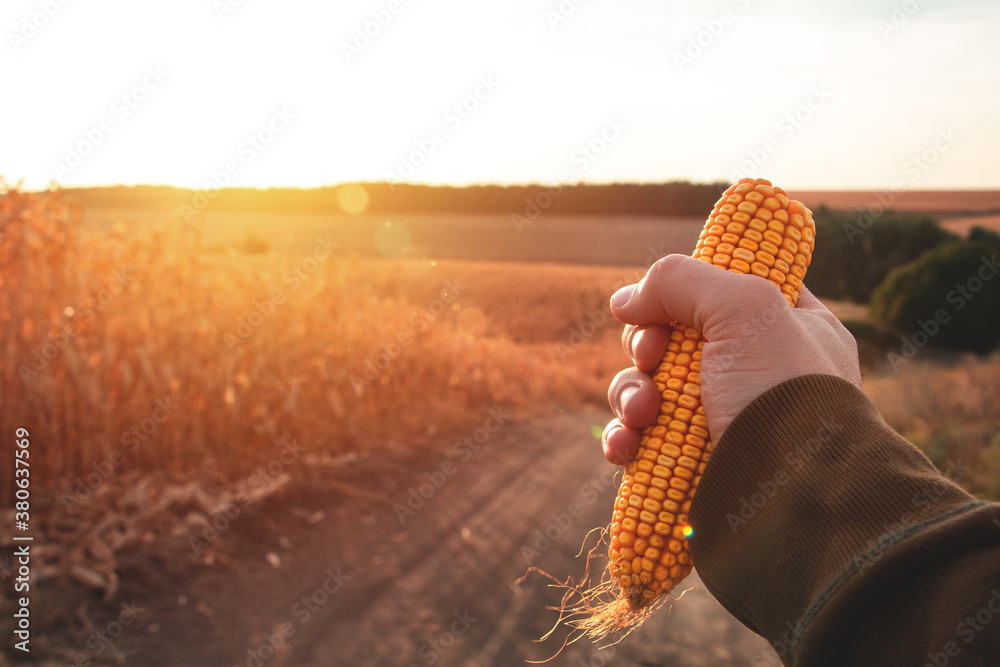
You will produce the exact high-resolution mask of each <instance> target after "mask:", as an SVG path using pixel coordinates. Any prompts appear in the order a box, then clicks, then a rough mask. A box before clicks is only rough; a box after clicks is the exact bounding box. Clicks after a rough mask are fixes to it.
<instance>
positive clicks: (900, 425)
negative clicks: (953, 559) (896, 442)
mask: <svg viewBox="0 0 1000 667" xmlns="http://www.w3.org/2000/svg"><path fill="white" fill-rule="evenodd" d="M865 393H867V394H868V395H869V396H870V397H871V399H872V400H873V401H874V403H875V405H876V406H877V407H878V409H879V411H880V412H881V413H882V415H883V417H885V419H886V421H887V422H888V423H889V424H890V425H891V426H892V427H893V428H895V429H896V430H897V431H899V432H900V433H902V434H903V435H904V436H906V438H907V439H909V440H910V441H911V442H913V443H914V444H916V445H917V446H918V447H920V448H921V449H923V450H924V452H925V453H926V454H927V456H928V457H929V458H930V459H931V460H932V461H933V462H934V464H935V465H936V466H937V467H938V468H939V469H940V470H941V471H942V472H945V473H946V474H948V475H949V476H950V477H951V478H952V479H955V480H957V481H958V482H959V483H960V484H961V485H962V486H963V487H965V488H966V489H969V490H971V491H972V492H973V493H975V494H976V495H979V496H981V497H986V498H991V499H994V500H1000V413H998V412H997V406H1000V354H996V353H995V354H994V355H993V356H992V357H991V358H989V359H985V360H984V359H980V358H977V357H974V356H972V355H969V356H966V357H963V358H961V359H959V360H956V361H955V362H954V363H951V364H945V363H942V362H940V361H929V360H921V359H919V358H917V359H914V360H913V361H912V362H910V363H908V364H903V365H902V366H901V367H900V369H899V373H898V374H894V373H891V372H889V371H885V372H884V373H883V374H882V375H876V376H868V377H866V378H865Z"/></svg>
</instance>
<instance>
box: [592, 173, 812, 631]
mask: <svg viewBox="0 0 1000 667" xmlns="http://www.w3.org/2000/svg"><path fill="white" fill-rule="evenodd" d="M815 231H816V227H815V225H814V223H813V219H812V213H811V212H810V211H809V209H807V208H806V207H805V206H803V205H802V203H801V202H798V201H795V200H790V199H789V198H788V195H787V193H785V191H784V190H782V189H781V188H776V187H774V186H772V185H771V183H770V182H768V181H766V180H764V179H756V180H755V179H751V178H744V179H741V180H740V181H739V182H738V183H736V184H735V185H733V186H732V187H730V188H729V189H728V190H726V192H725V193H723V195H722V197H721V198H720V199H719V201H718V202H717V203H716V205H715V209H714V210H713V211H712V214H711V215H710V216H709V218H708V221H707V222H706V223H705V228H704V229H703V230H702V233H701V237H700V238H699V239H698V245H697V248H696V249H695V251H694V257H695V258H697V259H699V260H701V261H703V262H707V263H709V264H714V265H715V266H718V267H720V268H723V269H728V270H729V271H732V272H734V273H744V274H749V273H752V274H754V275H758V276H760V277H762V278H766V279H767V280H770V281H771V282H773V283H774V284H775V285H777V286H778V288H779V289H780V290H781V293H782V295H784V297H785V300H786V301H788V303H789V305H791V306H794V305H795V303H796V301H797V300H798V296H799V290H800V289H801V287H802V279H803V278H804V277H805V272H806V267H808V266H809V260H810V259H811V257H812V251H813V248H814V245H815ZM705 342H706V341H705V338H704V337H703V336H702V335H701V333H700V332H698V331H697V330H696V329H693V328H691V327H684V326H679V325H678V326H676V327H675V328H674V329H673V331H672V332H671V336H670V343H669V346H668V349H667V352H666V354H665V356H664V357H663V361H662V362H661V363H660V366H659V367H658V368H657V369H656V372H655V374H654V376H653V379H654V381H655V382H656V386H657V388H658V389H659V390H660V393H661V395H662V398H663V400H662V402H661V404H660V413H659V416H658V417H657V420H656V424H655V425H652V426H649V427H647V428H646V429H645V430H644V431H643V432H642V439H641V440H640V444H639V451H638V453H637V454H636V457H635V459H634V460H632V461H631V462H630V463H629V464H628V465H627V466H626V467H625V472H624V476H623V478H622V482H621V486H620V488H619V490H618V497H617V498H616V500H615V506H614V514H613V517H612V524H611V530H610V535H611V546H610V549H609V556H610V560H611V562H610V563H609V565H608V575H609V576H608V577H606V578H605V580H604V581H603V582H602V584H601V585H599V586H598V587H596V588H595V589H593V590H591V591H587V592H585V593H584V594H583V604H582V605H581V606H579V607H576V608H575V609H573V610H572V611H574V612H584V613H588V614H590V616H589V617H588V618H585V619H583V620H578V621H575V622H573V625H574V626H575V627H577V628H579V629H582V630H585V631H586V632H587V633H588V634H589V635H591V636H592V637H595V638H600V637H603V636H605V635H607V634H608V633H609V632H614V631H617V630H629V629H632V628H634V627H636V626H637V625H638V624H640V623H641V622H642V621H643V620H645V618H646V617H647V616H648V615H649V613H650V612H651V611H652V609H653V608H654V607H655V606H656V603H657V602H660V601H663V600H664V599H665V596H666V595H667V594H668V593H670V592H671V591H672V590H673V589H674V588H675V587H676V586H677V584H678V583H680V581H681V580H682V579H684V577H686V576H687V575H688V574H690V573H691V569H692V567H693V563H692V562H691V554H690V551H689V547H688V538H689V537H691V536H692V535H693V529H692V528H691V527H690V526H689V525H688V523H687V520H688V511H689V509H690V507H691V500H692V499H693V498H694V494H695V491H696V490H697V488H698V482H699V481H701V475H702V473H703V472H704V470H705V465H706V464H707V463H708V460H709V457H710V456H711V454H712V448H713V445H712V441H711V439H710V438H709V433H708V422H707V421H706V419H705V409H704V407H703V406H702V401H701V378H700V375H699V373H700V370H701V353H702V348H703V347H704V345H705ZM616 589H617V594H616V595H615V597H614V598H613V599H611V600H610V601H608V600H606V599H604V600H602V598H605V597H606V594H607V593H609V592H612V591H615V590H616Z"/></svg>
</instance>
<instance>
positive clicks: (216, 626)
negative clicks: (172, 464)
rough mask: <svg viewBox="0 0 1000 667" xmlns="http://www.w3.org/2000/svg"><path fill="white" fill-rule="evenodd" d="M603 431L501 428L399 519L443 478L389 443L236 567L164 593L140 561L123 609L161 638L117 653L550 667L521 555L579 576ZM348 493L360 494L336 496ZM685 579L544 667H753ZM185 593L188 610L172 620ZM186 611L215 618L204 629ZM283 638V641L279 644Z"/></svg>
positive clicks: (246, 533) (283, 515)
mask: <svg viewBox="0 0 1000 667" xmlns="http://www.w3.org/2000/svg"><path fill="white" fill-rule="evenodd" d="M606 419H607V415H605V414H603V413H600V414H598V413H584V414H575V415H558V416H556V417H553V418H548V419H543V420H537V421H535V422H531V423H524V424H509V425H507V426H505V427H503V428H502V429H501V430H500V431H499V432H497V433H496V434H494V435H493V436H492V437H491V438H490V440H489V441H488V442H487V443H486V445H484V446H483V448H482V449H480V450H479V451H477V452H476V453H475V454H474V455H473V456H472V457H471V458H470V459H469V460H468V461H461V460H460V459H459V458H453V459H452V460H453V461H454V462H455V465H456V469H455V471H454V473H453V474H451V475H448V476H446V479H445V480H444V483H443V484H441V486H440V488H437V489H435V491H434V493H433V495H432V496H431V497H430V498H429V499H427V500H426V501H425V502H424V504H423V506H422V507H420V508H419V509H417V510H415V512H414V513H413V514H412V515H409V516H407V517H405V521H404V522H402V523H401V521H400V519H399V517H398V515H397V511H396V509H394V505H395V504H397V503H400V504H405V503H406V500H407V496H408V493H409V490H410V489H412V488H417V487H418V486H419V485H420V484H421V483H422V482H425V481H426V479H427V478H426V476H425V473H433V472H434V471H436V470H440V469H441V466H442V463H443V462H444V461H445V460H447V458H448V453H449V452H450V451H451V450H450V449H440V448H439V449H436V450H431V449H416V448H412V447H406V446H397V447H394V448H387V449H384V450H380V451H377V452H371V453H369V454H368V455H365V456H361V457H359V458H358V460H356V461H354V462H352V463H349V464H346V465H341V466H338V467H322V466H316V467H313V468H310V469H308V470H304V471H300V472H301V477H300V478H298V479H296V480H295V481H294V482H293V483H292V484H290V485H289V486H288V487H287V488H286V489H285V490H283V491H282V492H281V493H280V494H278V495H276V496H273V497H271V498H268V499H266V500H264V501H261V503H260V505H259V506H251V507H250V508H248V509H247V511H246V514H245V516H241V517H240V518H239V520H238V521H236V522H234V525H233V527H232V528H231V529H230V530H229V531H227V532H226V533H224V534H223V535H222V537H221V538H220V539H219V540H218V542H217V543H216V545H214V546H216V547H217V548H218V549H219V551H220V552H222V553H224V554H227V555H229V556H230V557H231V558H234V559H235V564H234V565H233V566H232V567H231V568H223V567H219V566H214V567H212V568H206V567H203V566H187V567H188V569H189V570H190V572H189V573H188V574H180V575H179V574H178V573H177V572H176V570H178V569H183V568H181V567H180V566H176V567H174V568H173V569H174V570H175V573H174V574H172V575H171V578H170V581H169V582H164V583H169V585H166V586H157V585H156V584H157V582H156V580H155V576H152V578H150V577H151V573H149V572H145V573H144V570H143V561H142V559H141V558H139V557H137V559H136V561H135V562H134V563H133V564H132V567H133V570H132V572H131V577H130V578H132V579H135V578H137V577H138V578H139V579H140V583H136V584H131V585H130V584H128V583H126V584H124V585H123V596H132V595H133V593H134V597H136V599H137V603H138V604H140V605H142V606H144V607H145V608H146V609H147V610H148V612H147V614H148V615H147V623H148V622H155V623H157V624H159V626H160V630H159V632H157V633H156V634H154V635H151V636H148V637H142V638H139V637H133V638H132V640H131V641H130V642H127V643H123V646H127V647H128V649H129V653H132V654H134V655H133V656H132V657H131V658H130V660H129V663H132V661H133V660H135V664H142V665H149V666H150V667H159V666H164V667H166V666H173V665H211V666H213V667H215V666H222V665H225V666H226V667H229V666H231V665H250V666H251V667H291V666H293V665H294V666H302V667H319V666H320V665H322V666H328V665H352V666H354V665H378V666H380V667H381V666H383V665H385V666H392V665H400V666H402V667H411V666H416V667H424V666H425V665H435V666H444V667H447V666H449V665H471V666H486V665H523V664H525V663H524V661H525V660H543V659H545V658H548V657H549V656H551V655H553V654H554V653H555V652H556V651H557V650H558V649H559V647H560V645H561V644H562V641H563V639H564V638H565V637H566V632H565V630H562V631H558V632H556V633H555V634H554V635H553V638H552V639H550V640H548V641H547V642H544V643H541V644H539V643H535V641H534V640H536V639H537V638H539V637H541V636H542V635H543V634H544V633H546V632H547V631H548V630H549V629H550V628H551V627H552V625H553V624H554V623H555V621H556V618H557V614H556V612H553V611H549V610H546V609H545V607H546V606H551V605H554V604H557V603H558V602H559V600H560V598H561V593H562V591H561V590H560V589H556V588H551V587H549V583H550V582H549V581H548V580H546V579H545V578H544V577H542V576H540V575H535V574H532V575H530V576H529V577H528V579H527V580H526V581H524V582H523V583H521V584H520V585H515V583H514V582H515V581H516V580H517V579H518V578H519V577H521V575H523V574H524V573H525V570H526V569H527V567H528V559H530V560H531V564H533V565H536V566H538V567H540V568H542V569H544V570H545V571H547V572H550V573H552V574H553V575H555V576H558V577H560V578H565V577H566V576H567V575H572V576H574V578H579V576H580V575H581V574H582V573H583V568H584V559H583V558H582V557H581V558H576V554H577V552H578V551H579V549H580V545H581V543H582V542H583V541H584V537H585V536H586V534H587V533H588V531H590V530H591V529H592V528H595V527H598V526H603V525H605V524H606V523H607V521H608V520H609V517H610V514H611V506H612V502H613V498H614V494H615V485H614V483H613V482H612V480H611V477H612V473H613V472H614V469H613V468H612V467H611V466H609V465H608V464H607V463H606V462H605V461H604V459H603V457H602V456H601V454H600V447H599V445H598V443H597V441H596V440H595V439H594V438H593V436H592V435H591V434H590V428H591V426H592V425H593V424H603V422H604V421H605V420H606ZM445 444H448V443H445ZM352 487H353V488H355V489H358V493H346V492H345V489H349V488H352ZM426 490H427V487H425V491H426ZM373 494H376V495H375V496H373ZM377 496H381V497H382V498H384V500H381V501H380V500H375V497H377ZM573 503H576V504H577V505H578V507H576V508H574V512H573V514H575V515H576V516H571V515H570V508H571V505H572V504H573ZM320 510H322V511H325V512H326V513H327V517H326V519H324V520H323V521H321V522H319V523H316V524H315V525H307V524H306V523H305V522H304V521H303V520H301V519H299V518H297V517H300V516H303V515H305V514H308V513H312V512H316V511H320ZM546 532H548V537H541V538H540V535H541V536H544V535H545V534H546ZM282 537H284V538H285V539H284V540H282ZM550 538H551V539H550ZM546 540H548V541H549V542H550V544H547V543H546ZM595 540H596V536H592V537H591V538H590V540H589V542H588V545H589V546H592V545H593V544H594V543H595ZM282 542H284V544H286V545H288V544H290V545H291V549H284V548H282V547H281V546H279V544H280V543H282ZM185 547H186V543H185ZM532 549H534V552H532V551H531V550H532ZM267 552H275V553H278V554H279V555H280V557H281V562H280V566H279V567H277V568H274V567H272V566H270V565H268V563H267V561H266V559H265V555H266V554H267ZM158 557H159V558H160V559H162V554H160V555H159V556H158ZM603 563H604V561H603V560H597V561H595V566H596V567H600V566H603ZM175 565H176V563H175ZM328 571H329V572H333V573H337V572H338V571H339V572H340V573H341V574H342V575H343V576H345V577H346V579H344V581H343V582H342V585H341V586H340V587H339V588H336V590H334V591H333V592H330V593H327V592H325V591H323V590H322V589H323V584H324V581H326V580H328V579H329V575H328V574H327V572H328ZM685 583H686V586H685V587H692V586H694V587H695V589H694V590H692V591H690V592H689V593H687V594H686V595H685V596H684V597H683V599H682V600H680V601H676V602H674V603H673V606H672V609H670V610H669V611H668V609H667V608H664V609H662V610H660V611H659V612H658V613H657V614H654V616H653V617H652V618H651V619H650V620H649V621H648V622H647V623H646V625H645V626H643V627H642V628H641V629H640V630H638V631H636V632H635V633H633V634H632V635H631V636H630V637H629V638H628V639H626V640H625V641H624V642H622V643H621V644H619V645H618V646H616V647H615V648H614V649H613V650H612V649H609V650H606V651H598V650H597V648H596V647H595V646H594V645H593V644H591V643H590V642H589V641H587V640H581V641H580V642H578V643H576V644H573V645H571V646H569V647H567V648H566V649H565V650H564V651H563V653H562V654H561V655H560V656H559V657H558V658H556V659H555V660H553V661H552V662H551V663H550V664H552V665H574V666H575V665H580V664H583V665H601V664H609V665H660V664H664V665H691V666H696V665H706V666H707V665H712V666H716V665H723V666H724V665H747V664H749V662H750V660H751V659H752V657H753V656H754V655H755V654H757V653H759V652H760V651H762V650H763V649H764V647H765V646H766V644H765V642H764V641H763V640H762V639H760V638H759V637H757V636H756V635H754V634H753V633H751V632H750V631H749V630H747V629H745V628H743V627H742V626H740V625H739V623H737V622H736V621H735V620H734V619H733V618H732V617H730V616H729V615H728V614H727V613H726V612H725V611H724V610H723V609H722V608H721V607H720V606H719V605H718V603H716V602H715V601H714V599H712V598H711V596H710V595H709V594H708V593H707V591H705V590H704V588H703V587H701V586H700V582H699V581H698V579H697V576H696V575H695V576H692V577H691V578H689V579H688V580H687V582H685ZM130 588H131V589H132V590H128V589H130ZM329 588H334V586H333V585H330V586H329ZM321 591H322V593H320V592H321ZM179 595H185V596H187V598H188V599H189V601H188V603H187V604H186V605H184V606H178V604H177V603H176V599H177V597H178V596H179ZM310 598H311V600H310ZM320 601H322V604H317V603H319V602H320ZM304 602H305V604H303V603H304ZM310 602H311V604H310ZM196 604H200V605H203V607H205V608H208V609H210V610H211V612H212V614H211V616H209V617H202V615H201V614H199V612H196V611H195V610H194V608H193V607H194V606H195V605H196ZM310 607H311V608H310ZM472 619H474V620H472ZM282 624H286V625H285V626H282ZM282 627H285V628H286V629H287V628H291V629H292V634H290V635H289V636H288V637H287V638H284V639H280V637H281V635H280V632H281V628H282ZM276 633H277V634H276ZM269 637H270V638H271V639H272V641H271V642H269V641H268V638H269ZM271 643H273V644H275V645H277V649H276V650H272V649H270V644H271ZM581 661H582V662H581Z"/></svg>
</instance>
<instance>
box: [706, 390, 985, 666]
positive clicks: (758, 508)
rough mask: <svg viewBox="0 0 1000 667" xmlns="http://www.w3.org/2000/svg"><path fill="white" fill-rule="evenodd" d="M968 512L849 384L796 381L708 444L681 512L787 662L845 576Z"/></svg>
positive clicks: (711, 579) (747, 613)
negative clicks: (686, 512)
mask: <svg viewBox="0 0 1000 667" xmlns="http://www.w3.org/2000/svg"><path fill="white" fill-rule="evenodd" d="M975 506H976V503H975V501H974V499H973V498H972V497H971V496H969V495H968V494H967V493H966V492H965V491H963V490H962V489H961V488H959V487H958V486H956V485H955V484H953V483H951V482H950V481H948V480H947V479H946V478H944V477H943V476H942V475H941V474H940V473H939V472H938V471H937V470H936V469H935V468H934V466H933V465H932V464H931V463H930V461H929V460H928V459H927V458H926V457H925V456H924V455H923V454H922V453H921V452H920V451H919V450H917V449H916V448H915V447H914V446H913V445H911V444H910V443H909V442H907V441H906V440H905V439H904V438H902V437H901V436H900V435H899V434H898V433H896V432H895V431H893V430H892V429H891V428H890V427H889V426H888V425H887V424H886V423H885V421H884V420H883V419H882V417H881V416H880V415H879V413H878V411H877V410H876V409H875V407H874V406H873V405H872V403H871V402H870V401H869V400H868V398H867V397H866V396H865V395H864V393H862V392H861V391H860V390H858V389H857V388H856V387H855V386H854V385H852V384H851V383H849V382H847V381H845V380H843V379H840V378H837V377H833V376H824V375H810V376H804V377H799V378H796V379H794V380H790V381H788V382H785V383H782V384H781V385H778V386H777V387H774V388H773V389H771V390H769V391H768V392H766V393H765V394H763V395H762V396H760V397H758V398H757V399H756V400H754V401H753V402H752V403H751V404H750V405H749V406H747V408H746V409H744V410H743V411H742V412H741V413H740V414H739V415H738V416H737V418H736V419H735V420H734V421H733V422H732V423H731V424H730V426H729V427H728V428H727V430H726V432H725V434H724V435H723V437H722V439H721V440H720V442H718V443H716V448H715V451H714V453H713V455H712V459H711V461H710V462H709V464H708V466H707V468H706V470H705V474H704V475H703V477H702V480H701V483H700V485H699V487H698V493H697V495H696V496H695V499H694V501H693V502H692V505H691V513H690V521H691V525H692V526H693V527H694V529H695V535H694V537H692V539H691V552H692V558H693V561H694V563H695V566H696V567H697V568H698V572H699V574H700V576H701V578H702V580H703V581H704V582H705V585H706V587H707V588H708V589H709V591H711V592H712V594H713V595H715V597H716V598H718V599H719V601H720V602H721V603H722V604H723V606H725V607H726V609H728V610H729V611H730V613H732V614H733V615H734V616H736V617H737V618H738V619H739V620H740V621H741V622H742V623H744V624H745V625H747V626H748V627H749V628H751V629H752V630H754V631H755V632H757V633H759V634H760V635H762V636H763V637H765V638H766V639H767V640H768V641H770V642H771V643H772V645H773V646H774V647H775V650H776V651H777V652H778V653H779V655H782V656H783V658H784V659H785V660H788V657H789V656H790V655H792V654H794V651H795V648H796V646H797V644H798V642H799V640H800V638H801V637H802V636H803V635H804V633H805V632H806V631H807V630H808V626H809V623H810V621H811V619H812V618H814V617H815V616H816V614H818V613H819V612H821V611H822V607H823V606H824V604H825V602H826V601H827V600H829V598H830V597H831V596H832V595H833V594H834V593H833V592H832V591H835V590H836V589H837V587H838V585H840V584H843V583H845V582H846V581H847V579H850V578H851V576H852V573H853V574H863V573H864V572H865V571H866V570H867V569H868V568H869V567H870V566H872V565H873V564H875V563H877V562H878V561H879V560H880V559H881V558H882V557H884V555H885V554H886V553H887V552H889V551H891V550H892V548H893V547H894V546H895V545H896V544H899V543H901V542H902V541H904V540H906V539H909V538H910V537H912V536H913V535H915V534H917V533H919V532H920V531H922V530H924V529H927V528H930V527H932V526H934V525H936V524H937V523H939V522H941V521H943V520H945V518H947V517H953V516H957V515H960V514H962V513H964V512H966V511H969V510H971V509H974V508H975ZM838 582H839V583H838Z"/></svg>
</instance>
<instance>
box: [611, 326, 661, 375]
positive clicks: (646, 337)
mask: <svg viewBox="0 0 1000 667" xmlns="http://www.w3.org/2000/svg"><path fill="white" fill-rule="evenodd" d="M669 342H670V327H664V326H655V325H653V326H638V325H635V324H627V325H625V330H624V331H622V347H623V348H625V352H626V353H627V354H628V355H629V356H630V357H632V362H633V363H634V364H635V367H636V368H638V369H639V370H641V371H645V372H647V373H650V372H652V371H653V370H655V369H656V368H657V367H658V366H659V365H660V362H661V361H662V360H663V355H664V354H665V353H666V351H667V344H668V343H669Z"/></svg>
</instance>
